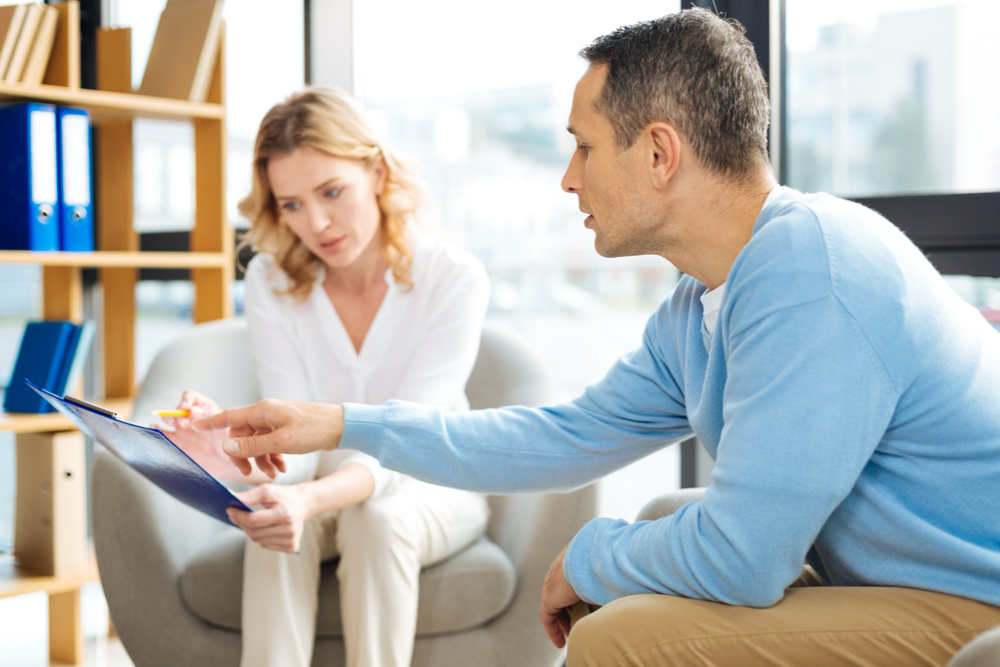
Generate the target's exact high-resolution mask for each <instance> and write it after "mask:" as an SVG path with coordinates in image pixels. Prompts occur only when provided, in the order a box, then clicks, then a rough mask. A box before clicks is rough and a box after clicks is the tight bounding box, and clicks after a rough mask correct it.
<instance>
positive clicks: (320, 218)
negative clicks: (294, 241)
mask: <svg viewBox="0 0 1000 667" xmlns="http://www.w3.org/2000/svg"><path fill="white" fill-rule="evenodd" d="M308 214H309V229H310V230H311V231H312V232H314V233H317V234H318V233H320V232H322V231H323V230H324V229H326V228H327V227H329V226H330V218H329V216H327V214H326V211H324V210H323V209H322V208H321V207H319V206H313V207H310V209H309V212H308Z"/></svg>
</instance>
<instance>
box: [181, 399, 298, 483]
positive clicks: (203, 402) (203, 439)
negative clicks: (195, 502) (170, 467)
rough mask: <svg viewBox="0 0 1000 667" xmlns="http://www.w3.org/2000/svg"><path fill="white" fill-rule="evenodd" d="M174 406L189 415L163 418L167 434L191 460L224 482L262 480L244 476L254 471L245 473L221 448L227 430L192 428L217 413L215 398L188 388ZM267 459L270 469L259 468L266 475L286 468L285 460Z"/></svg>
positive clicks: (271, 475)
mask: <svg viewBox="0 0 1000 667" xmlns="http://www.w3.org/2000/svg"><path fill="white" fill-rule="evenodd" d="M177 409H178V410H187V411H188V412H189V416H188V417H164V418H163V421H164V424H165V425H166V426H168V427H170V428H171V429H172V431H171V432H170V436H169V437H170V441H171V442H173V443H174V444H175V445H177V446H178V447H180V448H181V450H183V451H184V453H185V454H187V455H188V456H190V457H191V458H192V459H194V460H195V462H196V463H198V465H200V466H201V467H202V468H204V469H205V471H206V472H208V473H209V474H210V475H212V476H213V477H216V478H218V479H221V480H223V481H227V482H251V483H252V482H255V481H256V482H261V481H264V480H265V478H264V477H263V476H259V477H258V476H256V475H254V476H253V477H252V478H251V479H247V476H248V475H251V474H252V473H253V471H252V470H250V471H248V472H246V473H244V472H243V470H242V469H241V468H240V467H239V466H237V465H236V464H235V463H233V460H232V459H231V458H230V457H229V455H227V454H226V453H225V452H224V451H223V449H222V443H223V442H225V441H226V438H228V437H229V429H219V430H215V431H205V430H195V429H194V428H192V426H191V423H192V422H194V421H196V420H199V419H204V418H206V417H209V416H211V415H214V414H217V413H218V412H220V410H219V406H218V405H217V404H216V403H215V401H213V400H212V399H211V398H209V397H208V396H205V395H204V394H200V393H198V392H197V391H192V390H190V389H189V390H187V391H185V392H184V393H183V394H181V401H180V403H178V404H177ZM269 462H270V463H271V467H270V468H269V469H267V470H264V469H263V468H262V471H263V472H265V473H266V474H267V478H269V479H274V477H275V475H276V474H277V472H278V471H279V470H280V471H281V472H284V471H285V462H284V460H283V459H282V458H281V457H274V458H273V459H271V460H270V461H269Z"/></svg>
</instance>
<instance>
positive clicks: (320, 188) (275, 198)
mask: <svg viewBox="0 0 1000 667" xmlns="http://www.w3.org/2000/svg"><path fill="white" fill-rule="evenodd" d="M337 180H339V179H338V178H337V177H336V176H334V177H333V178H331V179H330V180H328V181H324V182H323V183H320V184H319V185H317V186H316V187H315V188H313V192H317V191H318V190H322V189H323V188H325V187H329V186H330V185H333V184H335V183H336V182H337ZM282 199H295V197H294V196H293V197H278V196H277V195H275V197H274V200H275V201H281V200H282Z"/></svg>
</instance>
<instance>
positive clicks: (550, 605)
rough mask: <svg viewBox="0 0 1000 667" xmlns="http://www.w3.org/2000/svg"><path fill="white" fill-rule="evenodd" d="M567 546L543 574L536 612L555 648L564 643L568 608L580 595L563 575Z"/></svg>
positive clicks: (568, 627)
mask: <svg viewBox="0 0 1000 667" xmlns="http://www.w3.org/2000/svg"><path fill="white" fill-rule="evenodd" d="M568 548H569V545H568V544H567V545H566V546H565V547H563V550H562V551H560V552H559V555H558V556H556V559H555V560H554V561H552V565H550V566H549V571H548V572H547V573H546V574H545V583H543V584H542V607H541V609H540V610H539V612H538V617H539V619H541V621H542V625H543V626H545V632H546V633H548V635H549V641H551V642H552V643H553V644H555V646H556V648H562V647H563V646H565V645H566V638H567V637H569V630H570V622H569V620H570V619H569V609H568V608H569V607H570V606H572V605H573V604H574V603H576V602H578V601H579V600H580V596H579V595H577V594H576V591H575V590H573V587H572V586H570V583H569V582H568V581H566V577H565V576H564V575H563V558H565V556H566V549H568Z"/></svg>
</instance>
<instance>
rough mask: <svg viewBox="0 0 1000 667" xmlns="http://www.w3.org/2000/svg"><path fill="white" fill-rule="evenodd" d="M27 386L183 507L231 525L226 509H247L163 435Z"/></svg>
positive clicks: (94, 407) (157, 431)
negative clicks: (193, 509) (186, 506)
mask: <svg viewBox="0 0 1000 667" xmlns="http://www.w3.org/2000/svg"><path fill="white" fill-rule="evenodd" d="M25 382H27V383H28V386H30V387H31V388H32V389H34V390H35V391H36V392H38V394H39V395H40V396H42V398H44V399H45V400H47V401H48V402H49V403H51V404H52V406H53V407H54V408H55V409H56V410H58V411H59V412H60V413H62V415H63V416H65V417H66V418H67V419H69V420H70V421H71V422H73V423H74V424H76V426H77V428H79V429H80V430H81V431H83V432H84V433H85V434H87V435H88V436H89V437H91V438H92V439H94V440H96V441H97V442H99V443H101V444H102V445H104V446H105V447H106V448H107V449H108V451H110V452H111V453H112V454H114V455H115V456H117V457H118V458H120V459H121V460H122V461H124V462H125V463H127V464H129V465H130V466H132V467H133V468H135V469H136V470H137V471H138V472H139V473H141V474H142V475H143V476H144V477H145V478H146V479H148V480H149V481H151V482H153V484H156V485H157V486H158V487H160V488H161V489H163V490H164V491H166V492H167V493H169V494H170V495H172V496H173V497H174V498H177V500H180V501H181V502H182V503H185V504H187V505H190V506H191V507H193V508H195V509H197V510H200V511H202V512H204V513H205V514H207V515H209V516H211V517H215V518H216V519H218V520H219V521H224V522H226V523H229V524H231V522H230V521H229V517H228V516H226V509H227V508H230V507H235V508H237V509H241V510H247V511H250V508H249V507H247V506H246V505H244V504H243V502H241V501H240V499H239V498H237V497H236V496H234V495H233V494H232V492H231V491H230V490H229V489H227V488H226V487H225V486H223V485H222V483H221V482H219V480H217V479H215V478H214V477H212V476H211V475H210V474H208V473H207V472H205V470H204V468H202V467H201V466H200V465H198V464H197V463H195V462H194V461H193V460H192V459H191V457H190V456H188V455H187V454H185V453H184V452H183V451H182V450H181V449H180V448H179V447H178V446H177V445H175V444H174V443H172V442H171V441H170V439H169V438H168V437H167V436H166V435H164V433H163V431H160V430H159V429H155V428H149V427H147V426H139V425H138V424H132V423H129V422H127V421H123V420H121V419H118V418H117V417H115V416H114V414H113V413H108V412H106V411H105V412H103V413H102V412H100V410H101V408H97V407H96V406H86V405H81V404H79V403H74V402H72V401H68V400H66V399H64V398H62V397H60V396H57V395H56V394H53V393H52V392H50V391H46V390H45V389H41V388H40V387H36V386H35V385H34V384H32V383H31V382H30V381H29V380H25Z"/></svg>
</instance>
